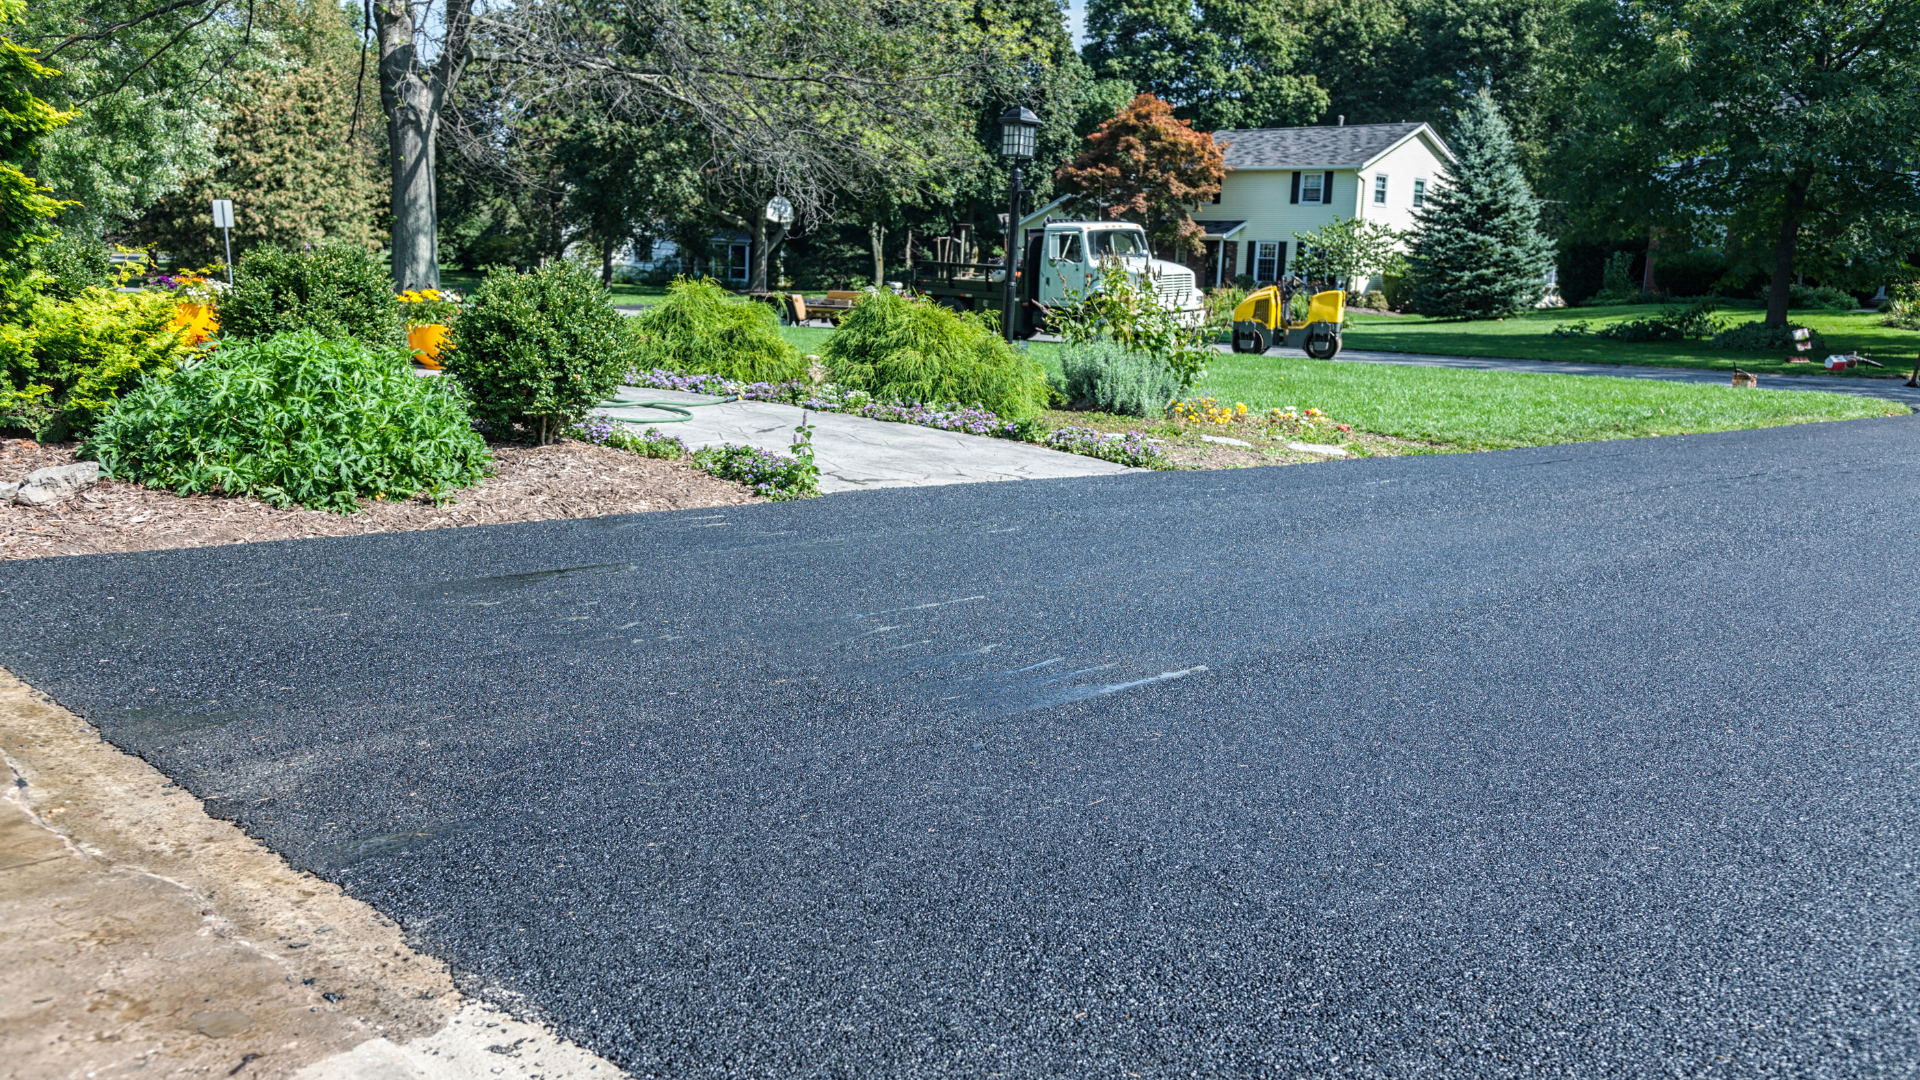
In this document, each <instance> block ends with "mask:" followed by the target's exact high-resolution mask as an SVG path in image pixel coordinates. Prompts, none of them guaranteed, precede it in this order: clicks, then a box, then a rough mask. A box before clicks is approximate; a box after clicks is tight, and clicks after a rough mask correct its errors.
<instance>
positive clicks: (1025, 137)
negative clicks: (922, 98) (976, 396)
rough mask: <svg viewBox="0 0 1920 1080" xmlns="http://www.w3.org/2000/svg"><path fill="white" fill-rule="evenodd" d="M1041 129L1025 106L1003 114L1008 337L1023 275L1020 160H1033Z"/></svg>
mask: <svg viewBox="0 0 1920 1080" xmlns="http://www.w3.org/2000/svg"><path fill="white" fill-rule="evenodd" d="M1039 130H1040V118H1039V117H1037V116H1035V115H1033V112H1032V110H1030V109H1027V108H1025V107H1023V106H1015V107H1014V108H1011V109H1008V110H1007V111H1006V112H1005V113H1003V114H1001V116H1000V156H1001V157H1003V158H1006V159H1007V160H1008V161H1010V162H1012V163H1013V185H1012V188H1013V190H1012V192H1011V193H1010V194H1009V196H1008V199H1007V299H1006V305H1005V308H1004V309H1003V310H1002V311H1001V313H1000V328H1001V329H1002V330H1003V331H1005V332H1006V336H1007V340H1008V341H1012V340H1014V338H1015V336H1016V333H1015V332H1016V330H1017V329H1018V326H1017V325H1016V323H1015V319H1014V316H1015V314H1017V313H1018V312H1019V310H1020V300H1019V291H1018V285H1017V283H1016V279H1017V278H1018V277H1019V276H1020V163H1021V162H1023V161H1031V160H1033V141H1034V135H1035V133H1037V132H1038V131H1039Z"/></svg>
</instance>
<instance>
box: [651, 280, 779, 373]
mask: <svg viewBox="0 0 1920 1080" xmlns="http://www.w3.org/2000/svg"><path fill="white" fill-rule="evenodd" d="M628 329H629V332H630V333H631V335H632V338H633V341H634V345H635V348H636V359H635V367H636V368H638V369H639V370H641V371H650V370H652V369H654V368H663V369H665V370H667V371H678V372H683V373H685V374H688V375H720V376H724V377H725V378H729V379H738V380H740V381H741V382H784V381H786V380H788V379H798V378H800V377H802V376H804V375H805V374H806V372H807V364H806V361H805V360H803V359H802V358H801V356H800V350H799V349H796V348H794V347H793V346H792V345H791V344H789V343H788V342H787V339H786V338H784V337H781V336H780V317H779V315H777V314H776V313H775V312H774V310H773V308H772V307H771V306H770V305H767V304H763V303H760V302H759V301H757V300H749V299H747V298H745V297H742V296H735V295H734V294H732V293H730V292H728V291H727V290H725V289H723V288H721V287H720V286H719V285H717V284H715V283H714V282H713V281H711V280H708V279H705V278H675V279H674V281H673V283H672V284H671V285H668V286H667V300H666V302H665V303H663V304H660V305H658V306H656V307H654V308H653V309H651V310H649V311H647V312H645V313H643V314H641V315H638V316H636V317H634V319H633V320H632V321H631V324H630V326H629V328H628Z"/></svg>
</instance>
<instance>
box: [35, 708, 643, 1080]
mask: <svg viewBox="0 0 1920 1080" xmlns="http://www.w3.org/2000/svg"><path fill="white" fill-rule="evenodd" d="M0 755H3V756H4V759H5V762H6V765H7V767H8V769H9V770H10V771H9V773H8V775H7V776H6V777H5V778H4V779H5V780H6V781H7V788H6V791H5V793H4V799H0V927H4V928H5V930H4V933H0V971H5V972H6V973H7V976H6V978H5V979H0V1063H4V1068H3V1069H0V1073H3V1074H4V1075H5V1076H6V1077H8V1078H10V1080H13V1078H17V1080H65V1078H68V1077H94V1078H102V1080H104V1078H110V1077H132V1076H141V1077H189V1076H192V1077H200V1076H212V1077H219V1076H235V1077H239V1078H241V1080H274V1078H288V1080H456V1078H457V1080H469V1078H471V1080H480V1078H483V1077H484V1078H487V1080H496V1078H520V1080H533V1078H535V1077H544V1078H547V1080H562V1078H566V1080H579V1078H584V1077H593V1078H596V1080H609V1078H615V1077H621V1076H624V1075H625V1074H624V1073H622V1072H621V1071H620V1070H619V1069H617V1068H615V1067H614V1066H612V1065H611V1064H609V1063H607V1062H606V1061H604V1060H602V1059H600V1058H598V1057H596V1056H594V1055H592V1054H590V1053H587V1052H586V1051H584V1050H582V1049H580V1048H579V1047H577V1046H575V1045H573V1044H572V1043H569V1042H567V1041H566V1040H564V1039H562V1038H560V1037H558V1036H556V1035H554V1034H553V1033H551V1032H549V1031H547V1030H545V1029H544V1028H541V1027H539V1026H537V1025H532V1024H524V1023H520V1022H519V1021H516V1020H514V1019H512V1018H511V1017H509V1016H507V1015H506V1014H505V1013H503V1012H500V1011H499V1010H497V1009H495V1008H492V1007H491V1006H488V1005H486V1004H483V1003H481V1002H479V1001H475V1000H471V999H467V998H464V997H463V996H462V995H461V994H460V993H459V992H457V991H456V990H455V989H454V987H453V982H452V980H451V978H450V977H449V975H448V972H447V970H446V967H445V966H444V965H443V964H441V963H440V962H439V961H437V960H434V959H433V958H432V957H429V956H425V955H423V954H420V953H417V952H415V951H413V949H411V948H409V947H408V945H407V943H406V941H405V940H404V936H403V935H402V933H401V931H400V928H399V927H398V926H396V925H395V924H394V923H392V922H391V921H389V920H387V919H386V918H384V917H383V916H381V915H380V914H378V913H377V912H375V911H374V910H373V909H372V908H370V907H368V906H366V905H365V904H363V903H361V902H360V901H358V900H355V899H353V898H351V897H349V896H347V895H345V894H344V893H342V892H341V891H340V890H339V889H338V888H336V887H335V886H333V885H330V884H328V883H326V882H324V881H321V880H320V879H318V878H315V877H312V876H310V875H307V874H302V873H299V872H298V871H295V870H293V869H292V868H290V867H289V866H287V864H286V862H285V861H284V860H282V859H281V858H280V857H279V856H278V855H275V854H274V853H273V852H271V851H269V850H267V848H266V847H265V846H264V845H262V844H260V843H259V842H257V841H255V840H253V839H252V838H251V837H249V836H247V835H246V834H245V833H242V832H241V831H240V830H239V829H238V828H236V827H235V826H234V825H232V824H230V823H228V822H225V821H218V820H215V819H213V818H210V817H208V816H207V815H206V813H205V811H204V810H203V809H202V807H201V804H200V801H199V800H198V799H196V798H194V797H193V796H192V795H189V794H188V793H187V792H185V791H184V790H182V789H181V788H179V787H177V786H175V785H174V784H173V783H172V782H171V781H169V780H168V779H167V778H166V777H164V776H162V775H161V774H160V773H159V772H158V771H156V770H155V769H154V768H153V767H152V766H150V765H148V764H147V763H146V762H144V761H141V760H140V759H139V758H136V757H133V756H132V755H129V754H124V753H122V752H120V751H119V750H117V749H115V748H114V747H113V746H111V745H109V744H108V743H106V742H105V741H103V740H102V739H101V738H100V735H99V733H98V732H97V731H95V730H94V728H93V727H92V726H91V725H89V724H87V723H86V722H85V721H84V720H81V719H80V718H79V717H76V716H74V715H73V714H72V713H69V712H67V711H66V710H65V709H62V708H61V707H59V706H58V705H56V704H54V703H53V702H52V701H50V700H49V699H47V698H45V697H44V696H42V695H40V694H38V693H36V692H34V691H33V690H31V689H30V688H29V687H27V686H26V685H25V684H23V683H21V682H20V681H19V680H17V679H15V678H14V677H13V676H12V675H10V674H9V673H7V672H6V671H4V670H0Z"/></svg>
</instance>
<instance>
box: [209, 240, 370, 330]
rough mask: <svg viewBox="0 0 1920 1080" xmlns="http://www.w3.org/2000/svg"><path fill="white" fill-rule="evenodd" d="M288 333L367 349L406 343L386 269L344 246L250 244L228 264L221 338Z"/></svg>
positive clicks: (358, 251) (367, 255)
mask: <svg viewBox="0 0 1920 1080" xmlns="http://www.w3.org/2000/svg"><path fill="white" fill-rule="evenodd" d="M290 330H311V331H313V332H314V333H316V334H319V335H320V336H321V337H327V338H338V339H342V340H351V341H359V342H364V343H365V344H367V345H371V346H375V347H385V346H388V345H402V344H405V343H406V340H407V328H406V320H405V319H404V318H402V316H401V314H400V298H399V296H397V295H395V294H394V291H393V278H392V277H391V276H390V275H389V274H388V272H387V268H386V267H384V266H382V265H380V263H379V261H378V260H376V259H375V258H374V257H373V255H372V254H370V253H369V252H367V251H366V250H365V249H363V248H357V247H351V246H348V245H345V244H326V245H322V246H321V247H318V248H315V249H314V250H312V251H310V252H301V251H287V250H284V249H282V248H277V247H273V246H271V245H268V246H265V247H257V248H254V249H253V250H252V251H249V252H247V253H246V255H245V256H243V257H242V258H241V259H240V263H239V265H238V266H236V267H235V268H234V276H233V290H232V291H231V292H229V293H228V294H227V295H226V296H225V297H224V298H223V299H222V300H221V301H220V333H221V335H222V336H223V337H226V338H230V339H239V340H253V339H258V338H266V337H272V336H273V335H275V334H278V333H283V332H286V331H290Z"/></svg>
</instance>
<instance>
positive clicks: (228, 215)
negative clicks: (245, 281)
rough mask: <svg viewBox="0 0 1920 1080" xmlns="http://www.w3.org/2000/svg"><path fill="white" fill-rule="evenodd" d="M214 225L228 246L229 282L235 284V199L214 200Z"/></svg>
mask: <svg viewBox="0 0 1920 1080" xmlns="http://www.w3.org/2000/svg"><path fill="white" fill-rule="evenodd" d="M213 227H214V228H216V229H219V230H220V235H221V237H222V239H223V240H224V241H225V242H226V246H227V284H229V285H231V284H233V200H231V199H215V200H213Z"/></svg>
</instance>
